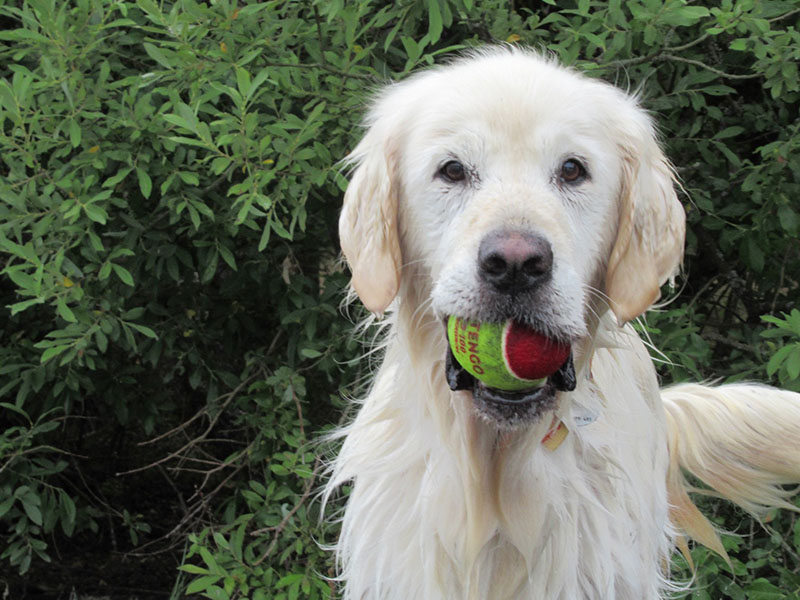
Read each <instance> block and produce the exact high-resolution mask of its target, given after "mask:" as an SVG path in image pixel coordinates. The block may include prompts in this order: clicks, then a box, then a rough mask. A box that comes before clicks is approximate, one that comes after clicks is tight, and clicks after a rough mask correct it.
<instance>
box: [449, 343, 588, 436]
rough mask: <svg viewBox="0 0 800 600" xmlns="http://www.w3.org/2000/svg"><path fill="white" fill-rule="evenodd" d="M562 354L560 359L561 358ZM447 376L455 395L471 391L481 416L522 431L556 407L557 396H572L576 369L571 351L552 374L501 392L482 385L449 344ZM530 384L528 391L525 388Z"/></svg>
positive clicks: (483, 383)
mask: <svg viewBox="0 0 800 600" xmlns="http://www.w3.org/2000/svg"><path fill="white" fill-rule="evenodd" d="M561 352H562V354H560V355H558V356H559V358H558V360H560V358H561V357H562V356H563V352H564V350H563V348H562V349H561ZM445 374H446V377H447V383H448V385H449V386H450V389H452V390H453V391H458V390H468V391H471V392H472V398H473V401H474V403H475V407H476V408H477V410H478V412H479V413H480V414H481V415H482V416H484V417H486V418H488V419H490V420H491V421H494V422H495V423H496V424H497V425H499V426H501V427H505V428H509V427H511V428H513V427H519V426H522V425H527V424H531V423H534V422H536V421H538V420H539V418H540V417H541V415H542V414H543V413H545V412H547V411H549V410H551V409H553V408H555V405H556V393H557V392H560V391H564V392H569V391H572V390H574V389H575V385H576V378H575V367H574V364H573V360H572V353H571V350H569V349H567V351H566V359H565V360H564V361H563V363H562V364H561V365H560V366H558V368H556V369H555V371H553V372H552V373H550V374H549V375H547V376H546V377H541V378H538V379H536V380H531V381H530V382H528V381H527V380H520V385H521V386H522V389H519V387H520V386H514V387H515V388H516V389H512V390H508V389H498V388H496V387H491V386H490V385H488V384H487V383H486V382H484V381H481V380H480V379H478V378H477V377H476V376H475V375H473V374H472V373H470V372H469V371H467V369H465V368H464V367H463V366H462V365H461V364H460V363H459V361H458V359H457V358H456V356H455V355H454V353H453V349H452V347H451V344H448V349H447V356H446V358H445ZM526 383H530V386H529V387H527V386H526V385H525V384H526Z"/></svg>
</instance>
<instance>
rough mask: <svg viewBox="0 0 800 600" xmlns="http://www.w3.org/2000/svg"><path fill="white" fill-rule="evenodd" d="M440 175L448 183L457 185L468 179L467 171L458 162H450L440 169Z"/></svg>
mask: <svg viewBox="0 0 800 600" xmlns="http://www.w3.org/2000/svg"><path fill="white" fill-rule="evenodd" d="M439 175H441V176H442V177H444V178H445V179H446V180H447V181H450V182H452V183H456V182H458V181H464V179H466V178H467V170H466V169H465V168H464V165H462V164H461V163H460V162H458V161H457V160H448V161H447V162H446V163H444V164H443V165H442V166H441V168H440V169H439Z"/></svg>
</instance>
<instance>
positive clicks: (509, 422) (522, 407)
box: [471, 386, 557, 432]
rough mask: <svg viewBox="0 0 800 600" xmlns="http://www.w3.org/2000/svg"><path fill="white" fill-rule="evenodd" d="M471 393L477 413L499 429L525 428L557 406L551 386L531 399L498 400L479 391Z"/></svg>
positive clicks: (513, 429)
mask: <svg viewBox="0 0 800 600" xmlns="http://www.w3.org/2000/svg"><path fill="white" fill-rule="evenodd" d="M471 395H472V401H473V403H474V404H475V410H476V411H477V412H478V415H480V417H481V418H482V419H483V420H484V421H485V422H486V423H487V424H489V425H493V426H494V427H496V428H497V429H498V430H499V431H508V432H513V431H518V430H522V429H527V428H528V427H530V426H531V425H533V424H535V423H538V422H539V421H541V420H542V417H543V415H545V414H548V413H552V412H553V411H554V410H555V408H556V406H557V392H556V390H555V389H553V388H552V386H548V389H545V390H542V391H541V392H540V396H539V397H537V398H535V399H531V400H515V401H507V400H506V401H498V400H496V399H490V398H488V397H487V396H486V395H485V394H481V393H479V392H476V393H472V394H471Z"/></svg>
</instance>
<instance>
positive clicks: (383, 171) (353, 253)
mask: <svg viewBox="0 0 800 600" xmlns="http://www.w3.org/2000/svg"><path fill="white" fill-rule="evenodd" d="M348 161H349V162H352V163H355V164H356V169H355V171H354V172H353V176H352V179H351V180H350V184H349V185H348V187H347V192H345V195H344V207H343V209H342V214H341V216H340V217H339V240H340V243H341V245H342V252H343V253H344V256H345V258H346V259H347V262H348V263H349V264H350V270H351V272H352V274H353V279H352V282H351V284H352V286H353V289H354V290H355V291H356V293H357V294H358V297H359V298H360V299H361V302H363V303H364V306H366V307H367V309H368V310H370V311H371V312H375V313H382V312H383V311H384V310H386V307H388V306H389V304H390V303H391V302H392V300H393V299H394V297H395V295H396V294H397V290H398V288H399V287H400V266H401V264H402V256H401V253H400V239H399V234H398V228H397V185H396V181H395V180H396V152H395V150H394V145H393V142H392V140H391V139H390V137H389V136H388V135H386V132H385V131H384V130H383V128H382V127H381V123H379V122H375V123H373V125H372V127H371V128H370V129H369V131H368V132H367V135H366V136H365V137H364V139H363V140H362V141H361V143H359V144H358V146H357V147H356V149H355V150H354V151H353V152H352V154H351V155H350V156H349V157H348Z"/></svg>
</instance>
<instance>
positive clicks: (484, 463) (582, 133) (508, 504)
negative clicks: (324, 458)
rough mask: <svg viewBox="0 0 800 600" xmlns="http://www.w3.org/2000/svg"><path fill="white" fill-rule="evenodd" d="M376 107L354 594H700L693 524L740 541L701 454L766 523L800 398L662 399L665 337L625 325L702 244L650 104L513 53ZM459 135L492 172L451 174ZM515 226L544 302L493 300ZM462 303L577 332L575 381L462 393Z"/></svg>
mask: <svg viewBox="0 0 800 600" xmlns="http://www.w3.org/2000/svg"><path fill="white" fill-rule="evenodd" d="M490 80H491V81H490ZM448 94H449V95H448ZM442 103H444V104H445V106H442ZM476 106H477V107H478V109H476ZM437 107H438V108H437ZM445 109H446V110H445ZM437 110H438V111H439V112H438V113H437ZM370 115H371V116H370V118H369V125H370V127H369V130H368V132H367V134H366V135H365V137H364V139H363V140H362V142H361V143H360V144H359V146H358V147H357V148H356V150H355V151H354V152H353V155H352V156H351V160H352V162H353V163H354V164H355V165H356V169H355V171H354V173H353V177H352V180H351V183H350V186H349V188H348V190H347V194H346V197H345V206H344V210H343V213H342V217H341V220H340V233H341V240H342V247H343V250H344V253H345V255H346V257H347V260H348V262H349V264H350V266H351V269H352V271H353V286H354V288H355V290H356V292H357V293H358V295H359V297H360V298H361V300H362V301H363V303H364V304H365V305H366V306H367V307H368V308H369V309H370V310H371V311H374V312H384V311H386V316H385V321H384V327H385V328H386V330H385V331H386V333H385V338H384V342H383V347H382V348H381V349H380V350H379V354H380V356H381V357H382V358H381V364H380V367H379V368H378V370H377V372H376V374H375V376H374V380H373V382H372V386H371V388H370V390H369V392H368V394H367V395H366V398H365V399H364V400H363V403H362V404H361V406H360V409H359V411H358V414H357V416H356V417H355V419H354V420H353V422H352V423H350V424H349V425H347V426H345V427H343V428H342V429H341V430H340V431H338V432H337V433H336V434H335V435H334V436H333V437H334V438H335V439H341V440H343V441H342V446H341V450H340V451H339V453H338V455H337V456H336V458H335V459H334V461H333V462H332V464H331V467H330V473H329V480H328V483H327V485H326V487H325V491H324V499H323V501H324V502H327V501H328V500H329V499H330V498H331V497H332V495H334V493H335V490H337V488H339V487H340V486H343V485H345V484H348V483H352V490H351V492H350V494H349V497H348V498H347V505H346V509H345V511H344V513H343V516H342V518H341V533H340V536H339V539H338V541H337V543H336V546H335V551H336V555H337V559H338V564H339V569H340V575H339V578H340V580H341V582H342V585H343V596H344V598H345V599H346V600H486V599H488V598H491V599H492V600H517V599H519V600H523V599H528V600H539V599H541V600H577V599H593V600H612V599H616V600H654V599H656V598H660V597H664V596H665V595H667V594H668V593H669V592H670V591H674V590H675V589H677V586H676V585H675V584H674V583H671V582H670V580H669V574H670V572H669V570H670V567H669V565H670V558H671V553H672V551H673V547H674V545H675V542H676V539H677V535H678V533H680V534H681V535H682V534H683V533H684V532H685V533H688V534H689V535H691V536H693V537H695V538H696V539H698V540H699V541H701V542H703V543H704V544H706V545H708V546H710V547H712V548H713V549H715V550H716V551H718V552H720V553H722V554H724V549H723V547H722V545H721V543H719V540H718V538H717V537H716V534H715V533H714V530H713V527H712V526H711V525H710V524H709V523H708V521H707V520H705V518H704V517H703V516H702V515H701V514H700V513H699V511H698V510H697V508H696V507H695V506H694V505H693V504H692V502H691V500H690V499H689V497H688V495H687V489H688V485H687V484H686V482H685V481H684V479H683V475H682V471H681V469H682V468H686V469H688V470H689V471H690V472H691V473H692V474H694V475H695V476H697V477H698V478H700V479H701V480H704V481H706V482H708V483H709V484H710V485H711V486H712V487H713V488H715V489H716V490H717V491H718V492H719V493H720V494H721V495H723V496H725V497H728V498H730V499H732V500H734V501H736V502H738V503H739V504H740V505H742V506H744V507H745V508H746V509H747V510H750V511H751V512H753V513H755V514H762V513H763V510H764V509H765V507H768V506H787V503H786V501H785V498H786V497H787V496H788V492H786V491H784V490H783V489H782V488H781V484H786V483H789V482H793V481H795V482H796V481H800V465H799V464H798V462H799V461H798V459H797V455H796V448H797V447H800V396H798V395H797V394H792V393H790V392H782V391H779V390H775V389H773V388H768V387H758V388H754V387H753V386H747V385H731V386H723V387H720V388H711V387H706V386H693V387H692V386H684V387H680V388H677V389H676V390H673V391H672V392H667V393H666V394H665V395H664V397H663V398H662V394H661V392H660V390H659V386H658V382H657V379H656V373H655V370H654V368H653V365H652V361H651V360H650V357H649V355H648V352H647V349H646V348H645V345H644V344H643V342H642V341H641V339H640V338H639V336H638V335H637V334H636V332H635V331H634V330H633V328H632V327H630V326H629V325H626V326H624V327H622V326H620V325H619V323H620V322H625V321H627V320H629V319H631V318H633V317H635V316H636V315H638V314H640V313H641V312H642V311H644V310H645V309H646V308H647V306H648V305H649V304H650V303H651V302H652V301H653V300H654V299H655V298H657V296H658V289H659V285H660V284H661V283H663V282H664V281H665V280H666V279H667V278H668V277H669V276H670V275H672V274H673V273H674V270H675V269H676V268H677V266H678V263H679V261H680V256H681V248H682V243H683V213H682V209H681V207H680V204H679V203H678V201H677V198H676V197H675V192H674V189H673V186H672V180H671V171H670V169H669V166H668V165H667V163H666V160H665V158H664V157H663V154H662V153H661V151H660V149H659V148H658V145H657V143H656V141H655V139H654V137H653V128H652V125H651V124H650V121H649V118H648V117H647V116H646V114H645V113H644V111H642V110H641V109H640V108H639V107H638V106H636V103H635V101H633V100H632V99H630V98H627V97H626V96H625V95H624V94H623V93H621V92H619V91H618V90H614V89H612V88H611V87H610V86H607V85H605V84H602V83H600V82H597V81H593V80H589V79H585V78H582V77H580V76H579V75H576V74H574V73H571V72H568V71H565V70H564V69H563V68H561V67H559V66H557V65H555V64H554V63H552V62H551V61H547V60H543V59H542V58H540V57H538V56H535V55H531V54H527V53H523V52H514V51H510V50H504V51H497V50H495V51H491V52H487V53H485V54H483V55H482V54H479V55H477V56H473V57H471V58H468V59H466V60H463V61H458V62H456V63H455V64H454V65H452V66H448V67H445V68H444V69H442V70H438V71H437V70H434V71H433V72H432V73H430V74H428V73H426V74H423V75H420V76H417V77H415V78H412V79H411V80H410V81H409V82H408V83H403V84H400V85H399V86H397V87H392V88H390V89H389V90H388V92H386V93H385V94H383V95H382V96H381V97H380V98H379V100H378V101H377V102H376V105H375V107H374V108H373V110H372V112H371V113H370ZM448 119H450V120H448ZM526 119H527V120H526ZM526 123H527V125H526ZM537 136H540V137H537ZM531 140H534V141H533V142H532V141H531ZM537 140H539V141H541V143H538V142H537ZM571 144H574V146H575V148H573V146H572V145H571ZM451 145H452V146H453V147H456V148H457V150H458V151H459V152H463V153H464V155H465V156H472V157H473V158H474V162H475V163H476V164H478V167H476V168H475V170H476V172H477V171H480V170H481V169H483V171H481V173H482V178H481V179H478V178H477V177H475V178H474V179H473V180H472V181H471V183H470V184H469V185H463V186H460V187H455V186H452V185H446V184H444V183H442V181H441V179H440V178H439V179H437V178H436V165H437V164H440V163H441V161H442V160H446V159H447V157H448V156H449V154H448V152H451V151H452V152H455V150H452V148H451ZM566 151H569V152H573V151H574V152H578V151H580V152H578V154H579V155H580V156H584V155H585V156H586V157H588V159H587V160H588V161H589V163H590V164H591V174H592V177H591V179H590V180H587V181H586V184H585V185H584V186H582V187H580V188H575V189H572V188H569V189H567V188H565V186H563V185H560V184H559V183H558V180H557V179H554V178H553V176H552V162H553V160H556V161H557V160H563V155H562V153H563V152H566ZM498 156H499V157H501V159H498V158H497V157H498ZM566 156H570V155H569V154H567V155H566ZM437 161H439V162H437ZM556 164H558V163H556ZM484 167H485V169H484ZM509 223H510V224H511V225H513V227H514V228H517V229H520V228H524V230H525V231H533V232H535V233H536V234H537V235H541V236H546V237H547V239H548V242H549V243H550V244H551V245H552V249H553V256H554V261H553V270H552V273H551V278H550V279H549V280H548V283H547V286H546V287H542V288H540V289H539V291H536V292H531V293H532V294H534V296H535V298H534V297H533V296H531V297H530V298H528V301H526V302H517V303H514V302H510V301H509V300H508V299H499V297H498V296H496V295H491V294H490V295H489V300H487V299H486V298H487V296H486V293H487V291H486V288H485V286H483V287H482V284H481V283H480V282H479V278H478V277H476V274H475V273H476V271H475V262H476V261H475V256H476V249H477V247H478V244H479V243H480V239H481V238H480V236H481V235H482V234H484V233H485V232H487V231H488V230H489V229H492V228H494V229H495V230H497V228H498V227H503V226H505V224H509ZM517 300H519V298H518V299H517ZM498 307H500V308H499V309H498ZM609 308H610V310H609ZM498 311H499V312H498ZM515 311H516V312H515ZM449 314H457V315H460V316H466V317H478V318H481V317H487V318H489V319H495V320H500V319H505V318H509V317H514V318H517V319H519V320H521V321H523V322H527V323H532V324H534V325H535V326H536V327H537V328H540V329H542V330H543V331H544V332H546V333H547V334H548V335H554V336H559V337H561V338H562V339H564V338H566V339H567V340H568V341H570V343H571V346H572V356H573V360H574V366H575V374H576V385H575V389H574V391H569V392H565V391H557V392H555V393H553V394H552V395H551V396H547V397H545V398H542V402H539V403H537V402H532V403H530V404H529V405H528V404H520V405H516V406H514V405H510V406H509V405H505V404H503V403H502V402H500V403H498V402H492V401H487V400H485V399H483V400H482V399H481V397H480V395H478V397H477V398H473V395H472V394H471V393H470V392H469V391H455V392H454V391H452V390H451V389H450V387H449V385H448V378H447V377H446V373H445V357H446V356H447V355H446V352H447V351H448V343H447V340H446V336H445V335H443V334H442V320H443V318H446V316H447V315H449ZM548 385H549V384H548ZM553 423H561V424H562V425H563V426H565V427H566V429H567V430H568V434H567V436H566V437H565V438H564V439H563V441H561V443H560V445H558V446H557V447H553V446H549V445H545V444H543V443H542V440H543V438H545V436H546V435H547V434H548V431H549V429H550V428H551V427H552V425H553Z"/></svg>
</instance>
